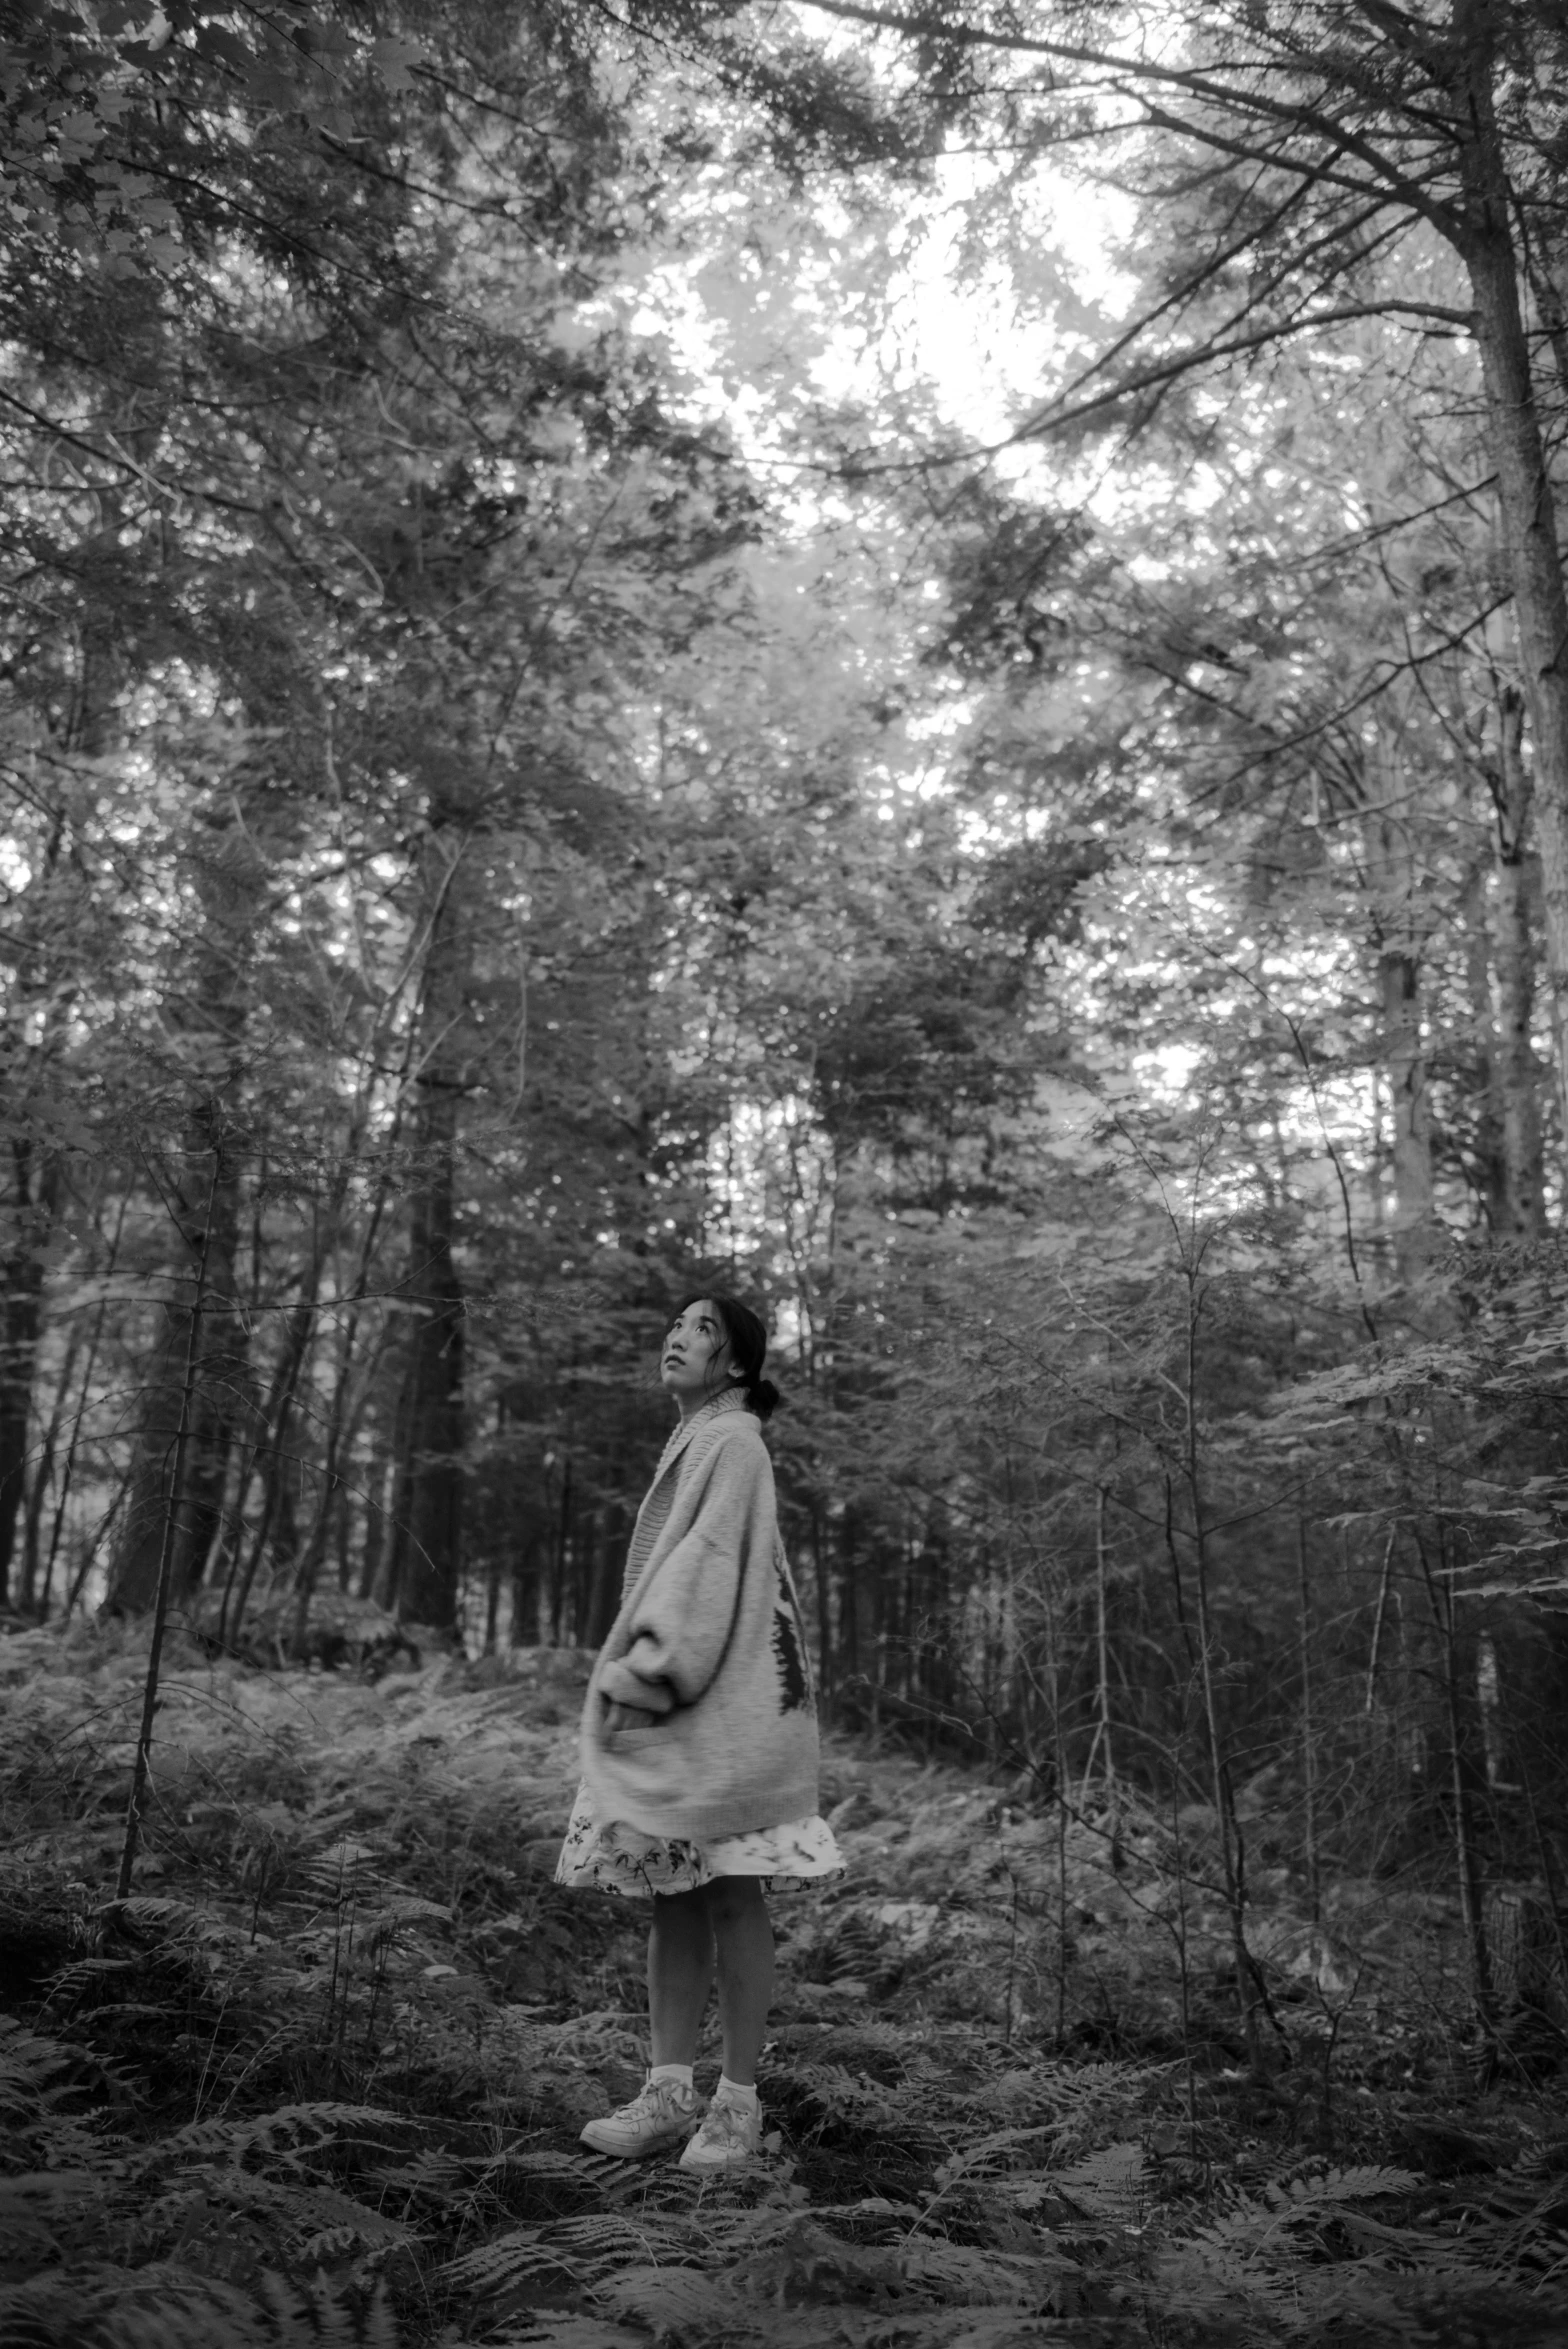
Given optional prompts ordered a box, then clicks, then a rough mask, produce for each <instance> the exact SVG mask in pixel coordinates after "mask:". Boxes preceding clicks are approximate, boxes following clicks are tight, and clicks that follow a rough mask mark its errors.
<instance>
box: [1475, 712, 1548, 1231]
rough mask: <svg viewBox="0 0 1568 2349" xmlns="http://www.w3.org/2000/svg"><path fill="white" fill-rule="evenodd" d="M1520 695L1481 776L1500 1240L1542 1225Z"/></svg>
mask: <svg viewBox="0 0 1568 2349" xmlns="http://www.w3.org/2000/svg"><path fill="white" fill-rule="evenodd" d="M1523 732H1524V701H1523V697H1522V696H1521V695H1520V694H1519V693H1518V692H1517V691H1516V690H1515V688H1514V687H1513V686H1506V687H1505V688H1504V690H1503V694H1502V697H1501V702H1500V705H1499V709H1498V737H1499V739H1498V762H1497V769H1496V774H1495V777H1494V776H1491V775H1489V776H1488V781H1489V782H1490V783H1491V785H1492V797H1493V801H1494V804H1495V806H1496V809H1497V835H1496V844H1495V851H1494V855H1495V885H1496V898H1495V905H1494V911H1493V920H1492V968H1493V971H1494V973H1495V975H1496V988H1497V1051H1496V1056H1495V1059H1494V1063H1493V1071H1492V1074H1493V1090H1494V1097H1495V1101H1496V1119H1497V1133H1498V1144H1499V1149H1498V1184H1497V1197H1496V1202H1495V1206H1494V1211H1493V1224H1494V1229H1495V1230H1496V1231H1497V1233H1498V1236H1499V1237H1500V1238H1504V1239H1532V1240H1535V1239H1540V1238H1541V1237H1542V1235H1543V1234H1544V1232H1545V1230H1546V1209H1545V1204H1544V1199H1543V1195H1542V1165H1541V1101H1540V1093H1539V1090H1538V1081H1539V1070H1538V1068H1537V1065H1536V1058H1535V1048H1534V1046H1533V1044H1532V1043H1531V1041H1530V1029H1531V1022H1532V1018H1533V1015H1534V1010H1535V944H1534V940H1533V938H1532V937H1531V934H1530V892H1529V876H1528V869H1527V866H1526V863H1525V852H1524V838H1525V831H1526V827H1527V825H1528V822H1529V814H1530V775H1529V770H1528V769H1527V767H1526V766H1525V763H1524V756H1523V740H1522V738H1523Z"/></svg>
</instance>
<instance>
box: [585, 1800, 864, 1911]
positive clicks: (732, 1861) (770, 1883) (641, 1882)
mask: <svg viewBox="0 0 1568 2349" xmlns="http://www.w3.org/2000/svg"><path fill="white" fill-rule="evenodd" d="M843 1873H844V1862H843V1859H842V1857H841V1855H840V1853H839V1848H838V1845H837V1844H836V1843H835V1842H834V1840H833V1830H832V1828H831V1827H830V1826H829V1825H828V1823H827V1821H826V1819H819V1818H816V1817H812V1818H809V1819H791V1820H790V1821H789V1822H788V1823H787V1825H785V1826H783V1827H754V1828H752V1830H751V1831H750V1833H749V1834H746V1835H724V1836H717V1837H715V1838H714V1839H713V1841H712V1842H710V1843H688V1842H686V1841H685V1840H684V1839H683V1838H682V1837H680V1836H669V1837H666V1836H661V1835H645V1834H643V1832H642V1830H641V1829H640V1828H638V1827H629V1826H628V1825H627V1824H626V1821H625V1820H624V1819H611V1820H609V1821H607V1822H606V1824H605V1825H604V1826H602V1827H601V1826H600V1825H599V1824H598V1823H597V1821H596V1820H595V1818H594V1815H593V1804H592V1802H591V1801H590V1800H589V1797H588V1791H587V1789H586V1787H579V1788H578V1790H577V1800H576V1802H575V1803H574V1804H573V1805H572V1818H571V1824H570V1826H569V1827H568V1828H567V1830H566V1841H565V1842H564V1843H563V1844H562V1846H561V1856H560V1858H559V1860H558V1861H557V1862H556V1868H555V1880H556V1882H557V1884H566V1885H570V1886H571V1887H572V1889H573V1890H574V1891H582V1890H583V1889H585V1888H594V1889H597V1890H599V1891H601V1892H623V1893H626V1894H628V1895H629V1896H630V1898H631V1899H633V1900H651V1899H652V1898H653V1895H654V1894H655V1893H656V1892H662V1893H671V1892H695V1891H697V1890H698V1888H699V1887H700V1886H701V1885H704V1884H711V1883H712V1882H713V1880H714V1878H715V1877H716V1876H758V1877H760V1878H761V1880H762V1889H763V1891H764V1892H802V1891H804V1890H806V1889H807V1887H808V1886H811V1885H818V1886H821V1885H824V1884H834V1883H836V1882H837V1881H838V1879H839V1878H840V1877H841V1876H842V1875H843Z"/></svg>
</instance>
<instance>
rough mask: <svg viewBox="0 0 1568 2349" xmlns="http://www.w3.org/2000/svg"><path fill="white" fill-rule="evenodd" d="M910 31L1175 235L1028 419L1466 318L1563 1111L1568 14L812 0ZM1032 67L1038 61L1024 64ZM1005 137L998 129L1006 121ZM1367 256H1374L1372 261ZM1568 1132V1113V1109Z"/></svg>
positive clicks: (1108, 412) (1149, 412) (1456, 330)
mask: <svg viewBox="0 0 1568 2349" xmlns="http://www.w3.org/2000/svg"><path fill="white" fill-rule="evenodd" d="M820 9H821V13H824V14H827V15H829V16H832V17H835V18H838V19H842V20H847V21H850V22H853V23H857V24H860V25H864V26H868V27H873V28H875V29H876V30H878V31H879V32H881V33H884V34H887V35H890V36H894V37H895V38H896V40H897V42H898V43H901V44H903V45H904V46H906V47H908V48H911V49H912V50H913V52H914V55H915V58H916V62H917V69H918V70H920V71H921V72H923V74H924V75H925V77H926V80H927V83H928V86H930V87H931V89H932V92H933V103H935V104H937V105H939V106H943V107H945V106H946V104H947V103H948V102H949V85H950V83H951V79H952V76H953V74H954V71H955V69H956V68H957V66H958V64H959V61H960V60H962V62H963V67H964V89H965V102H966V105H967V106H968V109H969V112H970V117H971V119H972V120H973V121H974V122H976V123H980V122H984V123H986V124H988V125H991V126H993V127H994V128H999V130H1000V132H1001V134H1002V136H1003V138H1004V140H1005V141H1006V142H1007V143H1008V144H1009V145H1010V146H1011V147H1012V149H1013V151H1014V153H1015V154H1016V156H1017V158H1018V161H1019V164H1020V165H1021V166H1023V167H1025V168H1027V166H1029V165H1030V164H1033V163H1035V162H1036V161H1038V160H1039V159H1041V158H1042V157H1049V156H1050V155H1051V154H1052V153H1053V150H1056V149H1058V148H1059V149H1060V150H1061V151H1062V153H1063V154H1064V155H1065V154H1072V155H1077V154H1080V153H1082V152H1083V151H1084V150H1085V149H1086V148H1089V149H1092V147H1093V145H1094V144H1095V143H1098V144H1100V145H1101V146H1102V147H1104V148H1106V149H1108V150H1109V153H1110V157H1111V158H1112V160H1111V161H1110V162H1109V163H1108V166H1107V170H1108V176H1109V178H1110V179H1111V181H1112V183H1113V184H1115V185H1118V186H1120V187H1123V188H1126V189H1129V190H1130V191H1131V192H1132V193H1133V195H1134V196H1135V197H1136V198H1137V199H1138V201H1139V202H1140V203H1141V204H1142V205H1143V207H1144V213H1143V218H1144V221H1145V222H1146V224H1147V228H1148V230H1149V231H1150V232H1152V234H1153V236H1154V238H1155V239H1156V240H1157V242H1156V251H1157V253H1158V256H1159V266H1158V268H1157V270H1156V271H1155V272H1154V273H1153V275H1154V282H1153V284H1152V286H1151V288H1150V292H1149V296H1148V298H1147V299H1146V301H1145V303H1144V306H1143V308H1142V310H1141V313H1140V314H1139V315H1138V316H1136V317H1135V318H1134V319H1133V320H1132V321H1131V322H1130V323H1129V324H1128V325H1127V326H1126V327H1124V328H1123V329H1122V330H1121V331H1119V332H1118V333H1116V334H1115V335H1114V336H1113V337H1112V338H1110V339H1109V340H1108V341H1107V342H1106V343H1105V344H1104V345H1103V346H1102V348H1101V349H1100V350H1099V351H1098V352H1095V353H1092V354H1091V356H1090V357H1089V359H1088V360H1087V361H1086V363H1085V364H1084V365H1083V367H1082V368H1080V369H1078V370H1077V371H1075V373H1074V374H1073V375H1072V376H1071V377H1070V378H1069V380H1068V381H1067V382H1066V383H1064V385H1063V386H1062V388H1061V389H1060V390H1059V391H1058V392H1056V393H1054V394H1053V395H1051V396H1050V397H1049V398H1048V399H1046V400H1045V401H1044V402H1043V403H1041V404H1040V405H1039V406H1038V407H1037V408H1036V410H1035V412H1034V413H1033V414H1032V415H1030V416H1029V417H1027V418H1026V419H1024V420H1023V421H1022V422H1021V423H1020V425H1019V427H1018V429H1017V432H1016V434H1015V436H1014V437H1015V439H1016V440H1018V441H1029V440H1035V439H1039V438H1041V437H1043V436H1047V435H1053V434H1059V433H1063V432H1068V431H1072V432H1076V433H1082V432H1083V431H1084V430H1085V429H1086V428H1090V427H1093V428H1094V429H1097V430H1101V431H1132V432H1134V433H1136V432H1137V431H1139V430H1141V429H1142V428H1143V427H1144V426H1145V425H1146V424H1147V422H1148V421H1149V419H1150V418H1151V417H1152V416H1153V415H1154V414H1156V413H1157V412H1158V410H1159V408H1160V407H1161V405H1162V403H1163V402H1164V401H1165V399H1166V398H1167V396H1168V395H1169V393H1170V391H1171V388H1172V387H1173V386H1174V385H1176V384H1178V383H1180V382H1182V381H1183V380H1184V379H1186V378H1188V377H1189V376H1191V375H1192V374H1193V373H1194V372H1195V371H1204V372H1210V371H1216V370H1219V369H1224V368H1228V367H1233V366H1236V365H1245V364H1247V363H1249V362H1250V361H1251V360H1252V359H1253V358H1254V357H1255V356H1256V354H1258V353H1259V352H1261V351H1264V350H1266V349H1268V348H1270V347H1275V346H1278V345H1279V344H1281V343H1283V342H1287V341H1288V342H1292V343H1296V342H1299V341H1300V340H1301V339H1302V338H1304V337H1308V336H1316V335H1321V334H1325V333H1330V334H1331V333H1333V332H1335V331H1336V330H1339V329H1341V328H1343V327H1344V326H1345V325H1346V324H1347V323H1349V322H1352V321H1354V320H1357V319H1361V318H1364V317H1368V316H1375V317H1382V318H1389V319H1399V320H1405V321H1408V323H1409V325H1410V328H1411V331H1412V332H1413V333H1414V334H1416V335H1434V334H1435V335H1439V336H1443V335H1448V336H1452V335H1455V334H1459V335H1469V334H1473V336H1474V338H1475V342H1476V346H1477V350H1478V353H1479V358H1480V362H1481V376H1482V384H1483V389H1484V398H1485V407H1486V417H1487V454H1488V457H1489V460H1490V464H1491V466H1492V468H1493V469H1494V471H1495V476H1496V481H1497V490H1498V498H1499V504H1500V511H1501V516H1502V540H1503V550H1504V561H1505V564H1506V573H1507V580H1508V586H1509V590H1510V593H1511V596H1512V599H1513V605H1514V611H1515V617H1516V622H1517V627H1518V632H1519V643H1520V657H1521V668H1522V672H1523V692H1524V696H1525V701H1526V705H1527V708H1528V710H1529V714H1530V728H1531V748H1532V755H1533V767H1534V792H1535V805H1536V816H1537V822H1538V825H1539V828H1540V840H1541V855H1542V866H1543V876H1544V894H1543V908H1544V914H1543V919H1544V933H1545V941H1546V960H1547V971H1548V994H1549V998H1550V1008H1551V1031H1552V1039H1553V1045H1552V1049H1553V1063H1554V1068H1555V1071H1556V1079H1557V1088H1558V1100H1559V1115H1560V1117H1564V1110H1565V1108H1568V676H1565V675H1564V673H1563V668H1562V663H1561V660H1560V657H1559V654H1560V648H1561V646H1562V644H1563V643H1564V641H1565V640H1568V594H1565V590H1564V584H1563V568H1562V557H1561V550H1560V547H1559V543H1558V536H1557V526H1556V519H1555V502H1554V499H1555V493H1554V487H1553V480H1552V473H1551V467H1550V464H1549V461H1548V440H1549V430H1548V425H1549V418H1550V415H1551V413H1552V408H1553V403H1554V401H1555V399H1556V397H1557V393H1556V388H1555V386H1553V385H1552V384H1551V383H1550V381H1549V380H1543V379H1542V377H1541V376H1540V374H1539V373H1538V371H1537V369H1536V367H1535V365H1534V363H1533V358H1532V350H1531V336H1530V330H1529V327H1528V324H1527V317H1528V314H1529V312H1530V310H1531V308H1532V305H1534V306H1535V307H1536V308H1537V309H1538V311H1539V315H1540V318H1541V322H1542V326H1543V327H1544V326H1545V325H1546V324H1547V323H1548V322H1549V321H1550V320H1551V319H1553V318H1555V317H1556V316H1557V315H1558V312H1559V309H1560V297H1559V296H1558V295H1557V294H1556V293H1555V292H1554V290H1553V288H1554V284H1555V278H1554V274H1553V273H1554V270H1555V268H1556V266H1557V256H1558V254H1559V253H1560V251H1561V250H1562V249H1563V243H1564V238H1563V203H1562V193H1561V186H1560V181H1559V177H1558V174H1557V171H1556V167H1555V164H1554V162H1553V158H1552V151H1551V150H1550V147H1549V142H1548V141H1547V138H1546V136H1545V134H1544V133H1543V132H1541V131H1540V129H1539V128H1538V127H1537V125H1538V123H1539V121H1541V120H1542V119H1544V118H1545V117H1544V115H1543V113H1542V109H1543V107H1544V108H1545V109H1546V110H1547V111H1549V110H1550V106H1551V102H1552V94H1553V92H1554V91H1555V89H1556V86H1557V76H1558V74H1559V71H1560V67H1561V56H1560V30H1559V28H1558V26H1557V21H1556V17H1555V14H1554V13H1553V12H1552V11H1550V10H1548V9H1546V8H1544V7H1541V6H1538V5H1536V4H1535V0H1519V4H1516V5H1510V6H1506V7H1498V6H1495V5H1492V4H1491V0H1453V5H1452V6H1451V7H1448V8H1443V9H1436V8H1432V9H1406V8H1401V7H1396V6H1387V7H1385V6H1382V5H1364V6H1363V5H1352V4H1342V0H1332V4H1328V5H1320V6H1318V5H1303V4H1302V0H1282V4H1279V5H1275V4H1274V0H1266V4H1265V5H1262V6H1254V5H1248V6H1245V7H1238V8H1235V9H1232V10H1227V11H1225V12H1224V13H1223V14H1222V15H1221V16H1220V17H1218V18H1216V16H1215V13H1214V11H1213V10H1211V9H1208V8H1204V9H1202V10H1201V11H1200V10H1196V9H1193V10H1189V11H1185V12H1183V11H1177V12H1176V14H1175V16H1174V17H1173V18H1172V19H1171V20H1170V29H1171V32H1172V34H1173V35H1174V36H1175V37H1174V39H1173V41H1172V42H1170V43H1169V44H1162V45H1161V46H1160V47H1158V48H1155V47H1153V46H1151V45H1150V44H1149V43H1148V42H1147V41H1146V40H1145V38H1144V32H1143V22H1142V19H1141V18H1139V17H1137V16H1136V14H1135V13H1133V14H1129V13H1127V12H1123V11H1121V10H1119V9H1116V8H1094V9H1091V10H1088V11H1079V10H1074V11H1071V12H1068V11H1065V10H1063V11H1061V12H1056V11H1054V10H1052V9H1051V8H1049V7H1044V8H1042V9H1041V10H1040V11H1039V12H1038V13H1037V14H1036V15H1035V16H1034V17H1033V18H1032V19H1031V20H1029V21H1028V22H1027V23H1026V24H1025V25H1022V26H1020V25H1018V24H1017V23H1016V21H1015V20H1013V19H1011V18H1003V17H1000V16H998V17H996V18H994V19H993V18H991V17H989V16H987V15H986V14H985V13H983V12H976V11H972V10H966V11H952V10H947V9H940V10H936V11H933V12H930V13H929V14H923V13H920V12H918V11H915V12H911V11H900V10H897V9H882V8H876V7H865V6H857V5H855V4H854V0H820ZM1019 61H1023V62H1024V64H1025V65H1026V66H1030V67H1032V68H1033V70H1034V72H1035V74H1036V75H1037V76H1038V79H1037V80H1034V81H1031V80H1029V79H1028V78H1027V77H1026V78H1025V80H1024V81H1023V83H1022V84H1020V83H1019V82H1018V80H1017V78H1016V70H1015V69H1016V67H1017V65H1018V63H1019ZM988 135H990V133H989V132H988ZM1433 241H1436V242H1437V244H1438V245H1439V246H1440V247H1446V249H1447V250H1448V251H1449V252H1450V253H1451V254H1452V255H1453V256H1454V257H1455V259H1456V260H1457V262H1458V263H1459V265H1460V266H1461V268H1462V270H1463V273H1464V279H1465V283H1466V285H1467V287H1468V292H1469V297H1470V300H1469V305H1468V306H1465V305H1462V304H1461V303H1459V302H1457V301H1455V300H1452V299H1446V298H1438V296H1437V295H1436V294H1435V293H1433V292H1431V291H1429V290H1427V289H1426V287H1424V286H1418V287H1417V288H1415V289H1413V290H1410V291H1396V290H1395V289H1394V288H1393V287H1392V286H1391V284H1390V281H1389V279H1388V277H1387V274H1386V271H1387V265H1388V263H1389V260H1390V258H1391V256H1392V255H1394V254H1395V253H1398V254H1400V255H1401V257H1402V258H1403V257H1405V256H1406V255H1408V254H1410V253H1414V254H1415V255H1416V256H1417V257H1418V259H1419V257H1420V256H1422V255H1423V254H1424V253H1425V252H1426V251H1428V250H1429V249H1430V247H1431V244H1432V243H1433ZM1376 273H1382V274H1381V277H1380V278H1379V276H1378V275H1377V274H1376ZM1564 1130H1565V1131H1568V1118H1564Z"/></svg>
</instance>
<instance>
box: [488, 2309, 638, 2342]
mask: <svg viewBox="0 0 1568 2349" xmlns="http://www.w3.org/2000/svg"><path fill="white" fill-rule="evenodd" d="M492 2338H493V2340H494V2342H495V2349H648V2335H647V2333H646V2332H645V2331H644V2330H643V2328H642V2327H641V2326H639V2327H638V2328H637V2330H636V2331H635V2332H633V2331H632V2329H631V2327H630V2326H629V2325H618V2324H613V2323H611V2321H610V2319H609V2318H608V2317H599V2316H546V2315H540V2316H538V2317H534V2318H531V2319H530V2321H529V2322H528V2324H527V2326H526V2327H525V2328H524V2330H523V2331H521V2332H509V2333H498V2334H495V2335H493V2336H492Z"/></svg>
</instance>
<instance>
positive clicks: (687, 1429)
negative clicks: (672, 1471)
mask: <svg viewBox="0 0 1568 2349" xmlns="http://www.w3.org/2000/svg"><path fill="white" fill-rule="evenodd" d="M745 1408H746V1397H745V1394H744V1392H743V1391H742V1389H741V1388H739V1387H726V1388H725V1389H724V1392H723V1393H722V1394H719V1395H715V1396H714V1398H713V1400H712V1402H711V1403H704V1404H703V1406H702V1409H701V1410H700V1411H694V1412H693V1413H692V1415H691V1417H690V1419H681V1420H677V1422H676V1424H675V1427H674V1429H673V1430H672V1432H671V1435H670V1440H669V1442H668V1443H667V1444H666V1445H665V1447H664V1450H663V1451H662V1452H661V1453H660V1455H659V1465H658V1467H657V1468H656V1469H655V1470H654V1472H653V1481H654V1483H655V1484H657V1483H658V1481H659V1479H660V1477H661V1476H662V1475H663V1474H664V1472H665V1470H666V1469H667V1468H668V1467H669V1466H670V1465H671V1463H672V1462H673V1461H675V1460H678V1459H679V1458H680V1455H681V1454H682V1452H684V1451H685V1449H686V1446H687V1445H688V1444H689V1443H690V1442H691V1439H692V1437H693V1436H694V1435H695V1434H696V1433H697V1430H698V1429H699V1428H700V1427H706V1426H707V1425H708V1423H709V1421H710V1420H713V1419H718V1418H721V1417H722V1416H723V1415H724V1414H725V1413H726V1412H730V1411H744V1410H745Z"/></svg>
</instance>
